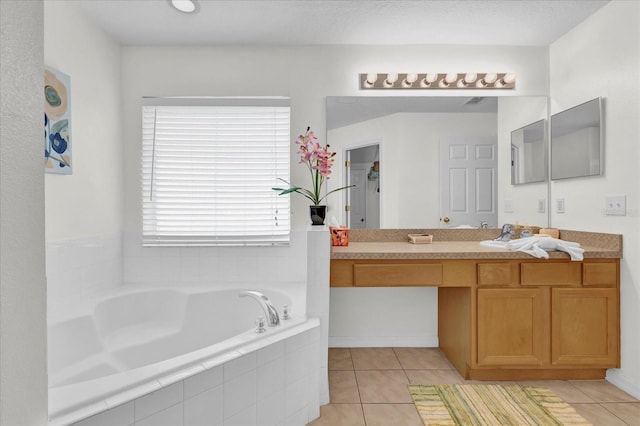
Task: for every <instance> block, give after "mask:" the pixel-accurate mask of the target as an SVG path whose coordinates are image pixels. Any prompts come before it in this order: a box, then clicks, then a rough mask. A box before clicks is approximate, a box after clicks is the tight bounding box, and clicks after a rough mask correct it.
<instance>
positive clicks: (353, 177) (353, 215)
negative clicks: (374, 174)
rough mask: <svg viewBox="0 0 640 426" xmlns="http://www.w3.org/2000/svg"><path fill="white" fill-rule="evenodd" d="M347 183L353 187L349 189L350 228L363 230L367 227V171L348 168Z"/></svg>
mask: <svg viewBox="0 0 640 426" xmlns="http://www.w3.org/2000/svg"><path fill="white" fill-rule="evenodd" d="M349 175H350V176H349V182H350V184H351V185H355V186H354V187H353V188H349V189H348V191H349V192H350V194H349V200H350V202H351V209H350V210H349V212H348V214H349V216H350V220H349V223H350V225H349V226H350V228H352V229H365V228H366V227H367V171H366V170H364V169H354V168H349Z"/></svg>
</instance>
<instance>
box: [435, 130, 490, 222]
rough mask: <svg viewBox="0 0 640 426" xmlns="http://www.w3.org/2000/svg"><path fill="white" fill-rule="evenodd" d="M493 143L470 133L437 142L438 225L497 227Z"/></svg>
mask: <svg viewBox="0 0 640 426" xmlns="http://www.w3.org/2000/svg"><path fill="white" fill-rule="evenodd" d="M497 174H498V172H497V143H496V140H495V139H482V138H478V137H475V136H470V137H468V138H466V139H460V138H455V139H454V138H448V139H443V140H441V141H440V226H442V227H456V226H464V225H469V226H472V227H480V224H481V223H482V222H487V224H488V226H489V227H491V228H495V227H497V226H498V210H497V205H498V201H497V198H496V197H497V188H498V182H497V178H498V176H497Z"/></svg>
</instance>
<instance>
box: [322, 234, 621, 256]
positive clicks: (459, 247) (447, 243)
mask: <svg viewBox="0 0 640 426" xmlns="http://www.w3.org/2000/svg"><path fill="white" fill-rule="evenodd" d="M354 231H355V232H354ZM431 231H436V230H429V229H427V230H415V229H414V230H392V231H390V230H357V231H356V230H352V231H351V235H350V242H349V245H348V246H345V247H332V252H331V258H332V259H533V258H534V257H533V256H530V255H528V254H527V253H524V252H520V251H513V250H506V249H496V248H489V247H484V246H481V245H480V241H482V240H488V239H492V238H495V236H493V233H495V230H493V232H492V230H468V231H469V232H464V231H467V230H455V231H453V230H452V232H451V233H450V235H448V234H447V232H443V231H447V230H442V229H440V230H437V231H436V232H431ZM461 231H462V232H461ZM409 233H426V234H430V235H434V241H433V243H431V244H411V243H409V242H407V234H409ZM498 233H499V231H498ZM465 234H466V235H465ZM448 237H452V238H448ZM465 237H466V238H465ZM560 237H561V238H562V239H563V240H566V241H575V242H579V243H580V245H581V246H582V248H584V250H585V252H584V257H585V258H586V259H597V258H602V259H612V258H613V259H616V258H621V257H622V236H621V235H617V234H600V233H592V232H579V231H562V230H561V231H560ZM568 237H570V238H568ZM376 240H377V241H376ZM549 257H550V258H551V259H569V255H568V254H567V253H565V252H562V251H550V252H549Z"/></svg>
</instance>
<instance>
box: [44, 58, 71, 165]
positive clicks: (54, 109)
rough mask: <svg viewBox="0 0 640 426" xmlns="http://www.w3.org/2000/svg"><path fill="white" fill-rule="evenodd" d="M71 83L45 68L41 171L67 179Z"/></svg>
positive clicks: (69, 144) (52, 70)
mask: <svg viewBox="0 0 640 426" xmlns="http://www.w3.org/2000/svg"><path fill="white" fill-rule="evenodd" d="M70 84H71V79H70V78H69V76H68V75H66V74H63V73H61V72H60V71H56V70H54V69H52V68H49V67H45V70H44V170H45V172H47V173H57V174H65V175H70V174H71V172H72V167H71V165H72V157H71V102H70V101H71V98H70V93H69V89H70Z"/></svg>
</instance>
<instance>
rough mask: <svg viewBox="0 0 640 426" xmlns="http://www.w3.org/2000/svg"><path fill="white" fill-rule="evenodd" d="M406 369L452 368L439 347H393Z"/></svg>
mask: <svg viewBox="0 0 640 426" xmlns="http://www.w3.org/2000/svg"><path fill="white" fill-rule="evenodd" d="M393 351H394V352H395V354H396V356H397V357H398V359H399V360H400V365H402V368H404V369H405V370H425V369H436V370H444V369H451V368H452V366H451V363H449V361H448V360H447V358H446V357H445V356H444V355H443V354H442V352H440V350H439V349H437V348H393Z"/></svg>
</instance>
